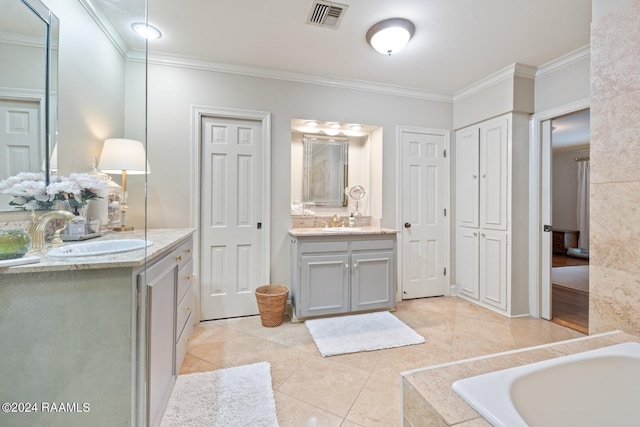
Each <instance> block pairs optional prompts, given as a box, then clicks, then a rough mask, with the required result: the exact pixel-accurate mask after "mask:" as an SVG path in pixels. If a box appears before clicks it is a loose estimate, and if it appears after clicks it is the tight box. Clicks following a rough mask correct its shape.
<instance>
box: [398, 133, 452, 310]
mask: <svg viewBox="0 0 640 427" xmlns="http://www.w3.org/2000/svg"><path fill="white" fill-rule="evenodd" d="M448 138H449V133H448V131H440V130H428V129H424V130H420V131H418V130H416V131H414V130H412V131H408V130H403V131H401V143H402V214H401V216H400V218H401V219H402V225H403V227H402V298H403V299H410V298H422V297H429V296H439V295H444V294H445V289H446V283H447V280H446V272H445V267H446V262H445V260H446V255H445V251H446V249H445V248H446V247H447V245H446V244H445V238H446V237H445V236H446V228H447V221H446V212H445V208H446V206H445V192H446V188H447V183H446V179H447V178H446V176H447V175H446V173H445V168H446V159H445V154H444V151H445V146H446V142H447V141H448Z"/></svg>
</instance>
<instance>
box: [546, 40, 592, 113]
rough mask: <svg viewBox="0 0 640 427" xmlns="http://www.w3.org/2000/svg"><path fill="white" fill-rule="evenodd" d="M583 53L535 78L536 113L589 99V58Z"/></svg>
mask: <svg viewBox="0 0 640 427" xmlns="http://www.w3.org/2000/svg"><path fill="white" fill-rule="evenodd" d="M585 53H586V55H581V56H580V57H579V58H576V59H575V60H571V61H568V62H567V63H566V64H565V65H563V66H560V67H555V68H553V69H552V70H549V71H547V72H542V73H540V75H539V76H538V77H536V86H535V111H536V113H537V112H541V111H546V110H551V109H553V108H556V107H559V106H562V105H567V104H570V103H572V102H575V101H580V100H582V99H586V98H589V96H590V93H591V89H590V69H589V67H590V58H589V55H588V51H587V52H585Z"/></svg>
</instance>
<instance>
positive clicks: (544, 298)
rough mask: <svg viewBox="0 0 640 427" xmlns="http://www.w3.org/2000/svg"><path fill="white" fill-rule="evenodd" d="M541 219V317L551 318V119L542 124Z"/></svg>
mask: <svg viewBox="0 0 640 427" xmlns="http://www.w3.org/2000/svg"><path fill="white" fill-rule="evenodd" d="M540 128H541V129H540V131H541V134H540V137H541V140H540V141H541V147H540V160H541V170H540V175H541V176H540V178H541V179H540V190H541V191H540V193H541V198H540V221H541V222H542V224H543V230H542V232H541V236H540V249H541V250H540V283H541V289H540V290H541V292H540V300H541V301H540V302H541V305H540V317H542V318H543V319H547V320H551V267H552V256H553V255H552V240H553V235H552V233H551V229H548V231H544V229H545V227H544V225H549V226H552V225H553V224H552V212H553V206H552V200H553V194H552V193H553V188H552V186H551V183H552V182H553V176H552V173H553V164H552V163H553V155H552V146H551V138H552V135H551V133H552V127H551V120H545V121H543V122H542V123H541V124H540Z"/></svg>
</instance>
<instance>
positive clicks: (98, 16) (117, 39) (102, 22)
mask: <svg viewBox="0 0 640 427" xmlns="http://www.w3.org/2000/svg"><path fill="white" fill-rule="evenodd" d="M78 1H79V2H80V4H81V5H82V7H84V9H85V10H86V11H87V13H88V14H89V16H91V18H92V19H93V20H94V21H95V23H96V25H97V26H98V28H100V30H102V32H103V33H104V35H105V36H106V37H107V39H109V41H110V42H111V44H112V45H113V46H114V47H115V48H116V50H117V51H118V53H119V54H120V55H121V56H122V57H123V58H124V59H127V52H129V51H130V50H131V48H130V47H129V45H128V44H127V42H125V40H124V39H123V38H122V37H121V36H120V34H119V33H118V31H117V30H116V29H115V27H114V26H113V25H112V24H111V21H109V19H107V17H106V16H105V15H104V13H102V12H101V11H100V9H98V8H96V7H95V6H94V5H93V4H92V3H91V0H78Z"/></svg>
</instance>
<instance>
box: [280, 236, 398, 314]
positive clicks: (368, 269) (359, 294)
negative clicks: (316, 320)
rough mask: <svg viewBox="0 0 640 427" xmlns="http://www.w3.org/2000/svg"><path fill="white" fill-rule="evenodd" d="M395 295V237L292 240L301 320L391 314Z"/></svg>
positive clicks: (293, 296)
mask: <svg viewBox="0 0 640 427" xmlns="http://www.w3.org/2000/svg"><path fill="white" fill-rule="evenodd" d="M395 292H396V237H395V234H361V235H357V234H350V235H340V236H336V235H330V236H318V235H311V236H300V235H296V236H292V238H291V291H290V294H291V301H292V304H293V307H294V315H295V316H296V317H299V318H305V317H314V316H323V315H331V314H339V313H350V312H360V311H368V310H376V309H391V308H393V307H394V305H395Z"/></svg>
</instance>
